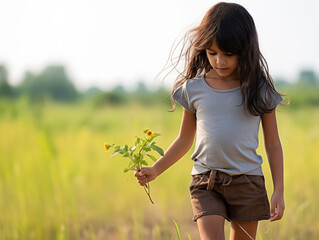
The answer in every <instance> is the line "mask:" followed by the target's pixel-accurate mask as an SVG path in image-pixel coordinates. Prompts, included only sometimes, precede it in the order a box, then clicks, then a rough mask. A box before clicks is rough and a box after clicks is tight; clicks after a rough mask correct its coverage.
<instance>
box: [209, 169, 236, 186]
mask: <svg viewBox="0 0 319 240" xmlns="http://www.w3.org/2000/svg"><path fill="white" fill-rule="evenodd" d="M217 172H218V170H214V169H213V170H211V171H210V174H209V177H208V183H207V187H206V190H208V191H211V190H213V188H214V185H215V182H216V174H217ZM226 180H227V181H226ZM231 182H232V176H230V175H227V178H223V186H228V185H229V184H231Z"/></svg>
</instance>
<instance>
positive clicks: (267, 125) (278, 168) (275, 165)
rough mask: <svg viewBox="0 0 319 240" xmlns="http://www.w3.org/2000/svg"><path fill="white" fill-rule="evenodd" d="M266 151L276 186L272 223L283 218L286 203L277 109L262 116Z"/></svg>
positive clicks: (272, 204) (273, 197)
mask: <svg viewBox="0 0 319 240" xmlns="http://www.w3.org/2000/svg"><path fill="white" fill-rule="evenodd" d="M262 126H263V132H264V141H265V149H266V153H267V157H268V162H269V166H270V170H271V175H272V179H273V184H274V192H273V195H272V197H271V210H270V215H271V217H270V221H271V222H272V221H276V220H279V219H281V218H282V216H283V213H284V210H285V202H284V164H283V153H282V147H281V143H280V139H279V134H278V129H277V121H276V109H274V110H273V111H272V112H271V113H268V114H264V115H263V116H262Z"/></svg>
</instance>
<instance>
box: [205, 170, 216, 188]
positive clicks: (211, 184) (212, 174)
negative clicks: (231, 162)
mask: <svg viewBox="0 0 319 240" xmlns="http://www.w3.org/2000/svg"><path fill="white" fill-rule="evenodd" d="M216 173H217V171H216V170H214V169H213V170H211V171H210V174H209V178H208V184H207V188H206V189H207V190H208V191H211V190H213V188H214V184H215V178H216Z"/></svg>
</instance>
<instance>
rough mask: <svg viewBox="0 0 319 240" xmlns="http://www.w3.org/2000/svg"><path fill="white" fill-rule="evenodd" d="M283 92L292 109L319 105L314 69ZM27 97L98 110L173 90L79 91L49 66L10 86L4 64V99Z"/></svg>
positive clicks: (158, 99)
mask: <svg viewBox="0 0 319 240" xmlns="http://www.w3.org/2000/svg"><path fill="white" fill-rule="evenodd" d="M275 85H276V87H277V89H278V90H279V92H281V93H283V94H285V95H286V96H287V99H288V101H289V102H290V103H289V104H290V107H301V106H319V78H318V76H316V74H315V72H314V71H312V70H302V71H301V72H300V74H299V76H298V78H297V80H296V81H295V82H294V83H290V82H288V81H285V80H284V79H275ZM21 97H26V98H27V99H29V100H30V101H31V102H35V101H36V102H41V101H44V100H51V101H57V102H78V101H91V102H92V103H93V104H94V105H95V106H97V107H103V106H105V105H125V104H131V103H140V104H143V105H154V104H170V90H168V89H165V88H164V87H162V88H159V89H156V90H155V91H150V90H148V89H147V87H146V85H145V84H144V83H143V82H139V83H138V85H137V87H136V89H135V91H130V92H128V91H126V90H125V89H124V87H123V86H121V85H119V86H117V87H115V88H114V89H112V90H109V91H102V90H100V89H98V88H95V87H92V88H90V89H88V90H86V91H85V92H80V91H78V90H77V89H76V87H75V85H74V83H73V82H72V81H71V79H70V77H69V76H68V74H67V71H66V69H65V67H64V66H60V65H54V66H47V67H46V68H44V69H43V70H42V71H41V72H40V73H39V74H35V73H32V72H26V73H25V75H24V77H23V80H22V81H21V83H20V84H19V85H17V86H12V85H10V83H9V79H8V71H7V69H6V67H5V66H4V65H0V98H7V99H18V98H21Z"/></svg>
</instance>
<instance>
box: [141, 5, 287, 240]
mask: <svg viewBox="0 0 319 240" xmlns="http://www.w3.org/2000/svg"><path fill="white" fill-rule="evenodd" d="M185 37H189V40H190V41H189V42H190V44H189V46H188V48H187V49H186V52H185V59H186V65H185V66H186V68H185V70H184V72H182V73H181V74H180V75H179V77H178V78H177V80H176V82H175V85H174V88H173V94H172V98H173V99H174V100H173V101H175V100H176V101H177V102H178V103H179V104H181V105H182V106H183V109H184V110H183V118H182V122H181V127H180V132H179V135H178V137H177V138H176V140H175V141H174V142H173V143H172V144H171V146H170V147H169V148H168V149H167V151H166V152H165V154H164V156H163V157H161V158H160V159H158V161H157V162H156V163H154V165H153V166H152V167H144V168H142V170H141V171H140V172H135V176H136V177H137V179H138V182H139V184H140V185H142V186H144V185H145V184H146V183H148V182H150V181H152V180H154V179H155V178H156V177H157V176H159V175H160V174H161V173H162V172H164V171H165V170H166V169H167V168H169V167H170V166H171V165H173V164H174V163H175V162H176V161H178V160H179V159H180V158H181V157H182V156H183V155H184V154H185V153H186V152H187V151H188V150H189V149H190V148H191V146H192V144H193V140H194V136H195V132H197V138H196V145H195V150H194V153H193V154H192V157H191V158H192V160H193V162H194V164H193V169H192V172H191V175H192V177H193V180H192V182H191V185H190V195H191V203H192V206H193V211H194V217H193V220H194V221H196V222H197V225H198V229H199V233H200V236H201V239H202V240H213V239H218V240H219V239H225V236H224V222H225V219H226V220H228V221H230V222H231V234H230V236H231V239H241V240H242V239H255V236H256V231H257V225H258V221H259V220H264V219H270V221H275V220H279V219H281V217H282V215H283V211H284V197H283V191H284V183H283V154H282V148H281V144H280V140H279V136H278V131H277V124H276V116H275V109H276V107H277V105H278V104H279V103H280V102H281V101H282V97H281V95H280V94H279V93H277V92H276V90H275V88H274V85H273V82H272V79H271V77H270V75H269V72H268V67H267V63H266V61H265V59H264V58H263V56H262V54H261V53H260V51H259V46H258V39H257V32H256V28H255V24H254V21H253V19H252V17H251V16H250V14H249V13H248V12H247V10H246V9H245V8H243V7H242V6H240V5H238V4H234V3H219V4H216V5H215V6H213V7H212V8H211V9H209V10H208V12H207V13H206V15H205V16H204V18H203V20H202V22H201V24H200V25H199V26H198V27H196V28H195V29H193V30H191V31H189V32H188V33H187V34H186V36H185ZM181 56H182V54H181V55H180V58H181ZM173 104H174V106H175V102H174V103H173ZM260 121H261V122H262V128H263V133H264V143H265V149H266V152H267V157H268V161H269V165H270V169H271V173H272V179H273V185H274V192H273V194H272V198H271V207H269V202H268V197H267V193H266V190H265V183H264V177H263V172H262V169H261V164H262V161H263V160H262V158H261V156H260V155H258V154H257V153H256V148H257V147H258V130H259V125H260Z"/></svg>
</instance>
